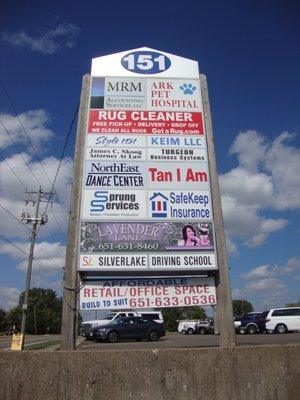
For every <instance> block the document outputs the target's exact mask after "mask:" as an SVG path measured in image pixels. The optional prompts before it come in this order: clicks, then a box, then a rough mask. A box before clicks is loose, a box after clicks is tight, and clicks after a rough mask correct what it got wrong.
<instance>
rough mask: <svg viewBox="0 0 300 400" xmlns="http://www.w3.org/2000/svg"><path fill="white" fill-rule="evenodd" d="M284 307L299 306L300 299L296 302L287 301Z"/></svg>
mask: <svg viewBox="0 0 300 400" xmlns="http://www.w3.org/2000/svg"><path fill="white" fill-rule="evenodd" d="M284 307H300V301H298V302H297V303H287V304H286V305H285V306H284Z"/></svg>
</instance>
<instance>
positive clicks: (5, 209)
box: [0, 203, 65, 258]
mask: <svg viewBox="0 0 300 400" xmlns="http://www.w3.org/2000/svg"><path fill="white" fill-rule="evenodd" d="M0 207H1V208H2V209H3V210H4V211H5V212H6V213H7V214H9V215H10V216H11V217H12V218H13V219H14V220H15V221H17V222H18V223H19V224H20V225H22V226H23V227H24V228H26V229H27V230H28V231H29V232H30V233H31V229H30V228H29V227H28V226H27V225H24V224H23V223H22V222H21V221H20V220H19V219H18V218H17V217H16V216H15V215H14V214H12V213H11V212H10V211H9V210H8V209H7V208H5V207H4V206H3V205H2V204H1V203H0ZM45 226H47V225H45ZM48 230H49V229H48ZM49 232H50V230H49ZM50 234H51V232H50ZM51 236H52V235H51ZM52 239H53V237H52ZM45 250H46V253H47V254H48V256H49V258H51V257H52V255H51V254H50V253H49V252H48V250H47V249H45ZM59 250H60V252H61V255H62V258H65V255H64V254H63V253H62V250H61V249H59Z"/></svg>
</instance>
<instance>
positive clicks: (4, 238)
mask: <svg viewBox="0 0 300 400" xmlns="http://www.w3.org/2000/svg"><path fill="white" fill-rule="evenodd" d="M0 237H1V238H2V239H3V240H5V241H6V242H8V243H9V244H11V245H12V246H14V247H15V248H16V249H18V250H19V251H21V252H22V253H23V254H25V256H27V257H28V256H29V254H27V253H26V252H25V251H24V250H22V249H21V248H20V247H18V246H17V245H16V244H14V243H13V242H11V241H10V240H9V239H7V238H6V237H5V236H3V235H1V233H0Z"/></svg>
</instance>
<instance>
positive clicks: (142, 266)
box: [79, 253, 217, 272]
mask: <svg viewBox="0 0 300 400" xmlns="http://www.w3.org/2000/svg"><path fill="white" fill-rule="evenodd" d="M149 269H151V270H156V271H160V270H163V271H170V270H177V271H181V270H196V271H200V270H203V271H213V270H216V269H217V264H216V260H215V255H214V254H213V253H201V254H200V253H199V254H195V253H194V254H189V253H184V254H182V253H181V254H176V255H174V254H170V253H158V254H151V255H148V254H145V253H137V254H124V253H114V254H113V255H112V254H105V255H103V254H101V255H100V254H89V255H83V254H82V255H81V256H80V263H79V270H80V271H85V272H87V271H107V270H109V271H123V272H124V271H127V270H129V271H131V270H134V271H147V270H149Z"/></svg>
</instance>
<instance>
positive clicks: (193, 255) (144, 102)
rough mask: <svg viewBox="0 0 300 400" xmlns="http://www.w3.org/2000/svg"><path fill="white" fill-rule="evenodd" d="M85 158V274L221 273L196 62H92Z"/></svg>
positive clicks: (153, 55) (118, 58) (149, 58)
mask: <svg viewBox="0 0 300 400" xmlns="http://www.w3.org/2000/svg"><path fill="white" fill-rule="evenodd" d="M84 157H85V159H84V168H83V171H82V173H83V184H82V199H81V220H80V227H79V228H80V229H79V230H80V240H79V246H80V249H79V258H78V270H79V271H85V272H89V271H106V272H110V273H111V276H114V275H119V276H126V273H127V272H129V271H130V273H131V274H132V272H134V273H135V274H136V276H139V275H140V276H142V275H143V274H144V273H145V271H148V274H149V273H151V272H153V274H156V275H157V274H158V275H159V274H164V275H168V272H170V271H172V273H174V272H173V271H176V274H177V272H178V276H180V275H184V274H185V275H186V274H187V272H188V271H193V273H195V271H196V272H201V271H202V272H203V271H208V270H217V269H218V266H217V257H216V244H215V232H214V229H215V227H214V216H213V211H212V196H211V190H210V174H209V160H208V157H207V145H206V135H205V125H204V118H203V106H202V96H201V86H200V79H199V69H198V63H197V62H196V61H193V60H189V59H186V58H182V57H179V56H175V55H172V54H168V53H165V52H162V51H158V50H153V49H149V48H146V47H143V48H140V49H135V50H130V51H126V52H121V53H117V54H111V55H108V56H104V57H99V58H95V59H93V60H92V70H91V88H90V104H89V110H88V123H87V133H86V140H85V150H84ZM212 297H213V296H212ZM214 302H215V300H212V301H211V304H214Z"/></svg>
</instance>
